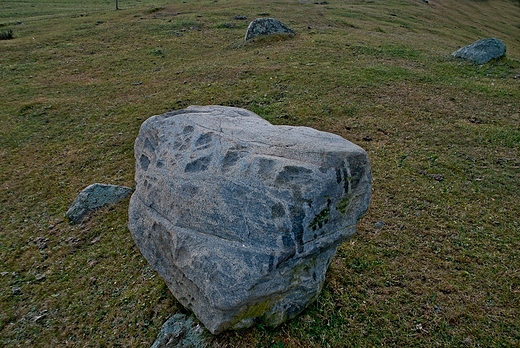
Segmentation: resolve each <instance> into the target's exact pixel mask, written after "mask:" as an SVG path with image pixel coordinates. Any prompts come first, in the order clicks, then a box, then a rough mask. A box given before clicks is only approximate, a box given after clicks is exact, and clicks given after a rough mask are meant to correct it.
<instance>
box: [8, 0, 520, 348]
mask: <svg viewBox="0 0 520 348" xmlns="http://www.w3.org/2000/svg"><path fill="white" fill-rule="evenodd" d="M119 7H120V8H121V10H119V11H116V10H115V2H112V1H100V0H98V1H84V2H80V3H79V4H78V3H77V2H73V1H71V0H61V1H57V0H56V1H47V0H46V1H43V0H42V1H38V2H37V1H33V2H30V1H24V2H22V1H13V0H4V1H2V8H1V9H0V30H6V29H12V30H13V33H14V39H12V40H3V41H0V58H1V59H0V77H1V81H2V82H1V83H0V96H1V97H0V308H1V310H0V345H2V346H6V347H18V346H31V347H49V346H78V347H90V346H92V347H94V346H95V347H100V346H110V347H111V346H125V347H134V346H135V347H137V346H139V347H141V346H142V347H148V346H150V345H151V343H152V342H153V340H154V339H155V337H156V335H157V333H158V331H159V329H160V327H161V325H162V323H163V322H164V321H165V320H166V319H167V318H168V317H169V316H171V315H172V314H174V313H176V312H179V311H183V309H182V308H181V307H180V305H179V304H178V303H177V302H176V301H175V299H174V298H173V297H172V296H171V294H170V293H169V291H168V290H167V288H166V286H165V285H164V282H163V281H162V280H161V279H160V278H159V277H158V276H157V275H156V274H155V272H153V271H152V270H151V269H150V268H149V267H148V266H147V265H146V262H145V260H144V258H143V257H142V256H141V254H140V253H139V251H138V249H137V248H136V247H135V245H134V243H133V241H132V239H131V236H130V233H129V232H128V229H127V226H126V224H127V218H128V216H127V207H128V201H125V202H123V203H121V204H118V205H115V206H113V207H109V208H106V209H102V210H101V211H99V212H97V213H95V214H93V215H92V216H91V217H90V218H89V220H88V221H86V222H85V223H83V224H81V225H70V224H69V223H68V221H66V219H65V218H64V213H65V211H66V210H67V208H68V206H69V205H70V203H71V202H72V200H73V199H74V197H75V196H76V195H77V193H78V192H79V191H80V190H81V189H83V188H84V187H86V186H87V185H89V184H91V183H94V182H101V183H110V184H120V185H127V186H133V184H134V183H133V175H134V164H135V161H134V158H133V142H134V139H135V137H136V135H137V132H138V130H139V127H140V125H141V123H142V122H143V121H144V120H145V119H146V118H148V117H150V116H152V115H155V114H160V113H163V112H165V111H167V110H172V109H180V108H183V107H186V106H188V105H197V104H198V105H206V104H220V105H231V106H239V107H244V108H247V109H249V110H252V111H254V112H256V113H258V114H259V115H261V116H262V117H264V118H266V119H267V120H269V121H271V122H272V123H275V124H290V125H304V126H309V127H314V128H317V129H320V130H323V131H329V132H333V133H336V134H339V135H341V136H343V137H345V138H346V139H348V140H350V141H352V142H355V143H356V144H359V145H360V146H362V147H363V148H365V149H366V150H367V152H368V154H369V156H370V160H371V164H372V170H373V180H374V181H373V197H372V202H371V207H370V209H369V212H368V213H367V214H366V215H365V217H364V218H363V219H362V221H361V222H360V224H359V226H358V232H359V233H358V235H356V236H355V237H354V238H353V239H352V240H351V241H349V242H347V243H345V244H344V245H342V246H341V247H340V249H339V251H338V254H337V255H336V257H335V258H334V260H333V263H332V265H331V267H330V269H329V272H328V273H327V280H326V283H325V286H324V289H323V292H322V294H321V296H320V298H319V299H318V300H317V301H316V302H315V303H313V304H312V305H310V306H309V308H307V310H306V311H305V312H304V313H303V314H302V315H301V316H299V317H297V318H296V319H294V320H292V321H290V322H288V323H286V324H284V325H282V326H280V327H278V328H276V329H267V328H264V327H262V326H260V325H259V326H257V327H256V328H254V329H252V330H247V331H241V332H229V333H224V334H222V335H220V336H218V337H215V338H211V345H212V346H215V347H342V346H362V347H364V346H399V347H401V346H419V347H420V346H428V347H429V346H457V347H458V346H468V347H478V346H480V347H487V346H506V347H508V346H519V345H520V319H519V318H520V315H519V314H520V313H519V308H520V269H519V267H520V264H519V262H518V260H519V259H520V219H519V216H520V203H519V200H518V192H520V102H519V101H520V7H519V5H518V3H517V2H513V1H504V0H489V1H470V0H461V1H449V0H439V1H433V0H432V1H430V2H429V3H425V2H424V1H419V0H417V1H412V0H402V1H397V0H387V1H378V0H369V1H357V0H352V1H351V0H348V1H347V0H342V1H340V0H328V1H326V2H316V3H314V2H311V1H304V0H300V1H292V0H291V1H289V0H277V1H261V2H259V1H252V0H244V1H237V0H218V1H209V0H187V1H181V0H178V1H170V2H168V3H167V2H165V1H161V2H159V1H157V2H152V1H149V0H142V1H133V2H130V1H120V2H119ZM237 15H240V16H246V17H247V18H248V20H236V19H234V16H237ZM266 16H270V17H275V18H277V19H279V20H281V21H283V22H284V23H286V24H287V25H288V26H290V27H291V28H292V29H294V30H295V31H296V33H297V35H296V36H295V37H293V38H283V37H274V38H266V39H261V40H258V41H256V42H252V43H248V44H244V43H243V41H242V40H243V36H244V34H245V31H246V28H247V25H248V23H249V21H250V20H253V19H254V18H257V17H266ZM484 37H497V38H499V39H501V40H502V41H504V42H505V43H506V45H507V55H506V57H505V58H502V59H499V60H496V61H493V62H490V63H488V64H485V65H475V64H471V63H468V62H465V61H460V60H454V59H452V58H451V57H450V54H451V52H453V51H455V50H456V49H458V48H459V47H462V46H465V45H468V44H470V43H472V42H474V41H475V40H477V39H480V38H484Z"/></svg>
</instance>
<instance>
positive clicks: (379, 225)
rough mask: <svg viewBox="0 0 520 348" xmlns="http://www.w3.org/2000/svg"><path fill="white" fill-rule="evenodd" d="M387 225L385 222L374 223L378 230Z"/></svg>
mask: <svg viewBox="0 0 520 348" xmlns="http://www.w3.org/2000/svg"><path fill="white" fill-rule="evenodd" d="M384 225H385V222H384V221H377V222H375V223H374V226H375V227H376V228H378V229H381V228H383V226H384Z"/></svg>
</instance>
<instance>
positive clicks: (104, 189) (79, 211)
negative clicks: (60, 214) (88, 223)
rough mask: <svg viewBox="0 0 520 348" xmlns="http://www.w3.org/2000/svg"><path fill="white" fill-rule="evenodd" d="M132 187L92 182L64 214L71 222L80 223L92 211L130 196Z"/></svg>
mask: <svg viewBox="0 0 520 348" xmlns="http://www.w3.org/2000/svg"><path fill="white" fill-rule="evenodd" d="M131 193H132V189H131V188H130V187H125V186H116V185H107V184H97V183H96V184H92V185H89V186H87V187H86V188H85V189H83V190H82V191H81V192H80V193H79V194H78V195H77V196H76V198H75V199H74V202H72V205H71V206H70V208H69V210H67V212H66V213H65V215H66V216H67V217H68V218H69V219H70V221H71V222H72V223H75V224H77V223H80V222H81V221H83V219H84V218H85V217H86V216H87V215H88V214H89V213H91V212H92V211H94V210H96V209H99V208H101V207H104V206H107V205H110V204H115V203H117V202H120V201H122V200H123V199H125V198H126V197H128V196H130V194H131Z"/></svg>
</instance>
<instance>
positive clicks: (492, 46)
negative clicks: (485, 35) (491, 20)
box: [451, 38, 506, 64]
mask: <svg viewBox="0 0 520 348" xmlns="http://www.w3.org/2000/svg"><path fill="white" fill-rule="evenodd" d="M505 54H506V44H505V43H503V42H502V41H501V40H499V39H494V38H492V39H481V40H478V41H475V42H474V43H472V44H471V45H469V46H466V47H462V48H461V49H459V50H457V51H455V52H453V53H452V54H451V55H452V56H454V57H456V58H463V59H468V60H471V61H473V62H475V63H477V64H485V63H487V62H489V61H490V60H492V59H496V58H500V57H502V56H504V55H505Z"/></svg>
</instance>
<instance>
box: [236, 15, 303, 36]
mask: <svg viewBox="0 0 520 348" xmlns="http://www.w3.org/2000/svg"><path fill="white" fill-rule="evenodd" d="M271 34H288V35H294V31H293V30H292V29H291V28H289V27H288V26H287V25H285V24H283V23H282V22H280V21H279V20H278V19H274V18H257V19H255V20H254V21H252V22H251V23H249V26H248V27H247V31H246V37H245V40H246V41H249V40H251V39H254V38H255V37H257V36H261V35H271Z"/></svg>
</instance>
